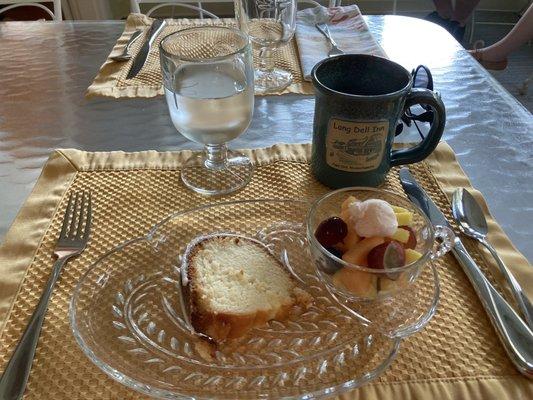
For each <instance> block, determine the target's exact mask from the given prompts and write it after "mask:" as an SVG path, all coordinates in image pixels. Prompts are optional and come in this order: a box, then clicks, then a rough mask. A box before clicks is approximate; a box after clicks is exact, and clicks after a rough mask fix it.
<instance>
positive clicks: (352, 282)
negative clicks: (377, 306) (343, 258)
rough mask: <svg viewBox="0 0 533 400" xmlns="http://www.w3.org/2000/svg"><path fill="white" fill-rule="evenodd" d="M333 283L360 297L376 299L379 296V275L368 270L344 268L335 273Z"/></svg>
mask: <svg viewBox="0 0 533 400" xmlns="http://www.w3.org/2000/svg"><path fill="white" fill-rule="evenodd" d="M333 284H334V285H335V286H338V287H339V288H341V289H345V290H347V291H349V292H350V293H352V294H354V295H356V296H358V297H364V298H367V299H374V298H376V296H377V277H376V275H375V274H371V273H368V272H364V271H357V270H353V269H350V268H342V269H340V270H339V271H337V272H336V273H335V275H333Z"/></svg>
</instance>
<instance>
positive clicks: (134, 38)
mask: <svg viewBox="0 0 533 400" xmlns="http://www.w3.org/2000/svg"><path fill="white" fill-rule="evenodd" d="M141 33H143V31H142V29H139V30H136V31H135V32H133V33H132V34H131V36H130V38H129V40H128V43H126V46H124V49H122V54H119V55H118V56H113V57H111V59H112V60H113V61H118V62H122V61H128V60H129V59H131V54H130V47H131V46H132V45H133V43H135V42H136V41H137V39H139V36H140V35H141Z"/></svg>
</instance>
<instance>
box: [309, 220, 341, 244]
mask: <svg viewBox="0 0 533 400" xmlns="http://www.w3.org/2000/svg"><path fill="white" fill-rule="evenodd" d="M347 234H348V225H346V222H344V221H343V220H342V219H341V218H339V217H331V218H328V219H326V220H324V221H322V222H321V223H320V225H318V228H316V231H315V237H316V240H318V243H320V244H321V245H322V246H324V247H330V246H333V245H334V244H337V243H339V242H340V241H342V239H344V238H345V237H346V235H347Z"/></svg>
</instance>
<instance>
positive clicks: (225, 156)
mask: <svg viewBox="0 0 533 400" xmlns="http://www.w3.org/2000/svg"><path fill="white" fill-rule="evenodd" d="M160 56H161V70H162V74H163V85H164V89H165V97H166V100H167V105H168V109H169V112H170V117H171V119H172V122H173V124H174V126H175V127H176V129H177V130H178V131H179V132H180V133H181V134H182V135H183V136H185V137H186V138H187V139H190V140H192V141H194V142H197V143H202V144H204V145H205V151H204V152H202V153H200V154H196V155H194V156H192V157H191V158H190V159H188V160H187V161H186V163H185V165H184V166H183V168H182V170H181V179H182V181H183V183H184V184H185V185H186V186H187V187H189V188H191V189H192V190H194V191H196V192H199V193H202V194H208V195H221V194H227V193H231V192H233V191H235V190H237V189H240V188H242V187H243V186H245V185H246V184H247V183H248V182H249V181H250V178H251V176H252V165H251V163H250V160H249V159H248V158H247V157H245V156H244V155H242V154H240V153H236V152H234V151H230V150H228V148H227V147H226V142H228V141H230V140H232V139H235V138H236V137H238V136H239V135H240V134H242V133H243V132H244V131H245V130H246V129H247V128H248V126H249V125H250V122H251V120H252V114H253V108H254V82H253V80H254V74H253V65H252V52H251V46H250V41H249V39H248V36H247V35H246V34H244V33H243V32H241V31H239V30H237V29H233V28H226V27H215V26H206V27H195V28H189V29H184V30H181V31H179V32H176V33H173V34H170V35H168V36H166V37H165V38H164V39H163V40H162V41H161V44H160Z"/></svg>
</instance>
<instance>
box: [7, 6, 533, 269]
mask: <svg viewBox="0 0 533 400" xmlns="http://www.w3.org/2000/svg"><path fill="white" fill-rule="evenodd" d="M365 18H366V20H367V22H368V25H369V28H370V30H371V32H372V34H373V35H374V36H375V37H376V38H377V40H378V42H379V43H380V44H381V45H382V47H383V48H384V49H385V51H386V53H387V54H388V55H389V57H390V58H391V59H392V60H394V61H396V62H398V63H400V64H401V65H403V66H404V67H406V68H407V69H409V70H411V69H413V68H414V67H416V66H418V65H420V64H423V65H426V66H427V67H429V68H430V70H431V72H432V75H433V80H434V87H435V90H437V91H438V92H439V93H440V94H441V96H442V100H443V102H444V104H445V106H446V128H445V132H444V135H443V140H445V141H446V142H447V143H448V144H449V145H450V146H451V147H452V148H453V150H454V151H455V153H456V155H457V157H458V160H459V162H460V164H461V166H462V167H463V169H464V170H465V172H466V174H467V175H468V177H469V178H470V179H471V181H472V183H473V185H474V187H476V188H477V189H478V190H480V191H481V192H482V193H483V194H484V196H485V198H486V201H487V203H488V206H489V208H490V210H491V212H492V213H493V215H494V216H495V218H496V220H497V221H498V222H499V223H500V224H501V226H502V227H503V229H504V230H505V231H506V233H507V234H508V235H509V237H510V238H511V240H512V242H513V243H514V244H515V246H516V247H517V248H518V249H519V250H520V251H521V252H522V253H523V254H524V255H525V256H526V257H527V258H528V259H529V260H533V247H532V246H531V243H532V242H533V229H531V226H532V223H533V212H532V209H531V207H532V204H533V172H532V171H533V168H532V166H533V137H532V132H533V117H532V115H531V113H530V112H529V111H528V110H527V109H526V108H524V106H522V105H521V104H520V103H519V102H518V101H517V99H516V98H514V97H513V95H511V94H510V93H509V92H508V91H507V90H506V89H505V88H503V87H502V85H501V84H500V83H499V82H498V81H497V80H496V79H495V78H494V77H493V76H492V75H491V74H490V73H489V72H488V71H486V70H485V69H484V68H483V67H482V66H481V65H479V64H478V63H477V62H476V61H475V60H474V59H473V58H472V57H471V56H470V55H469V54H468V52H467V51H466V50H465V49H464V48H463V47H462V46H461V45H460V44H459V43H458V42H457V41H455V40H454V39H453V37H452V36H451V35H449V34H448V33H447V32H446V31H445V30H444V29H442V28H441V27H439V26H438V25H435V24H432V23H430V22H427V21H424V20H422V19H416V18H410V17H404V16H392V15H386V16H381V15H369V16H366V17H365ZM123 27H124V22H122V21H63V22H3V23H1V24H0V43H1V44H2V51H1V52H0V71H2V73H1V74H0V99H1V101H0V188H1V189H0V204H1V205H2V212H1V213H0V239H1V238H2V237H3V236H4V235H5V233H6V231H7V230H8V228H9V226H10V224H11V222H12V221H13V219H14V218H15V216H16V214H17V212H18V210H19V208H20V207H21V205H22V204H23V202H24V199H25V198H26V197H27V196H28V195H29V193H30V192H31V190H32V187H33V185H34V183H35V182H36V180H37V178H38V177H39V174H40V171H41V169H42V167H43V165H44V163H45V161H46V159H47V158H48V156H49V154H50V152H51V151H52V150H53V149H55V148H76V149H80V150H86V151H113V150H124V151H140V150H147V149H154V150H158V151H167V150H178V149H184V148H194V144H193V143H192V142H190V141H189V140H187V139H186V138H185V137H183V136H181V135H180V134H179V133H178V132H177V131H176V129H175V128H174V126H173V125H172V122H171V120H170V117H169V114H168V110H167V105H166V104H165V100H164V98H163V97H158V98H153V99H120V100H116V99H106V98H96V99H94V98H93V99H86V98H85V96H84V94H85V91H86V89H87V87H88V86H89V85H90V83H91V81H92V79H93V78H94V76H95V75H96V73H97V72H98V69H99V67H100V65H101V64H102V63H103V62H104V61H105V59H106V57H107V55H108V54H109V52H110V50H111V49H112V47H113V45H114V43H115V41H116V40H117V38H118V37H119V36H120V34H121V32H122V30H123ZM313 112H314V98H313V96H302V95H283V96H275V95H274V96H264V97H256V99H255V108H254V115H253V121H252V124H251V126H250V127H249V128H248V130H247V131H246V132H245V133H244V134H243V135H241V136H240V137H239V138H237V139H236V140H234V141H233V142H232V143H231V146H232V147H233V148H253V147H264V146H269V145H272V144H274V143H280V142H288V143H304V142H310V141H311V138H312V130H313V128H312V126H313ZM417 137H418V133H417V132H416V130H415V128H414V126H412V127H410V128H406V129H405V131H404V132H403V133H402V134H401V135H400V136H399V137H398V138H397V140H399V141H407V142H408V141H413V140H416V139H417Z"/></svg>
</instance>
